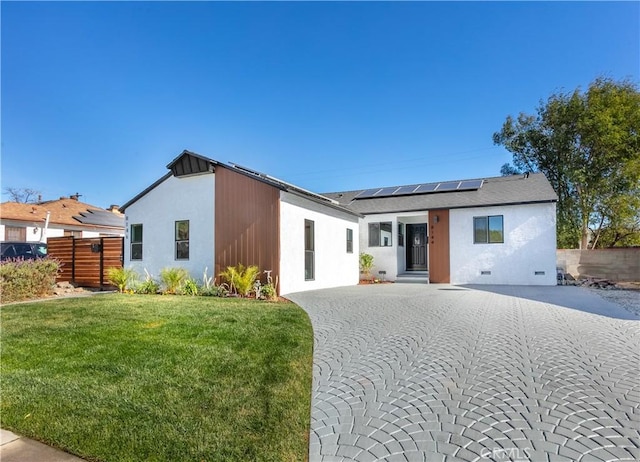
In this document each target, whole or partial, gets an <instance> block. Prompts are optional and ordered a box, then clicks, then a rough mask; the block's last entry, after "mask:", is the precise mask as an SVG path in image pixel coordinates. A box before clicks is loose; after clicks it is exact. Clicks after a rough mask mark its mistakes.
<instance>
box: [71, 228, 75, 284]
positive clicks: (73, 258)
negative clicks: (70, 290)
mask: <svg viewBox="0 0 640 462" xmlns="http://www.w3.org/2000/svg"><path fill="white" fill-rule="evenodd" d="M71 282H72V283H74V284H75V283H76V238H75V237H73V236H71Z"/></svg>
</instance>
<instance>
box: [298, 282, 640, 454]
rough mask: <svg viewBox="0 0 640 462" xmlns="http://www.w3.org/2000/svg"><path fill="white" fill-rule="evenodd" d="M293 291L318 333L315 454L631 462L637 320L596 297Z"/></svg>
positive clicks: (405, 287)
mask: <svg viewBox="0 0 640 462" xmlns="http://www.w3.org/2000/svg"><path fill="white" fill-rule="evenodd" d="M501 291H502V292H504V293H511V294H518V295H520V296H521V297H516V296H512V295H505V294H504V293H499V292H501ZM505 291H506V292H505ZM290 298H291V299H292V300H293V301H295V302H296V303H298V304H299V305H300V306H302V307H303V308H304V309H305V310H306V311H307V312H308V313H309V315H310V317H311V321H312V323H313V327H314V331H315V351H314V378H313V398H312V422H311V438H310V461H311V462H316V461H323V462H328V461H348V460H356V461H372V460H385V461H396V460H398V461H441V460H446V461H457V460H460V461H482V460H493V461H502V460H505V461H506V460H510V461H516V460H522V461H556V460H557V461H581V462H582V461H591V460H594V461H600V460H640V449H639V448H640V433H639V430H638V428H639V425H640V380H639V379H640V321H638V320H633V319H637V318H635V317H634V316H632V315H631V314H629V313H628V312H626V311H625V310H623V309H622V308H620V307H618V306H617V305H614V304H611V303H609V302H607V301H604V300H602V299H601V298H600V297H598V296H597V295H593V294H591V293H589V292H588V291H586V290H584V289H581V288H577V287H548V288H526V287H521V288H504V287H503V288H500V287H495V288H491V287H483V288H482V289H481V290H480V289H479V288H469V287H455V286H448V285H414V284H388V285H379V286H357V287H347V288H340V289H331V290H323V291H314V292H306V293H299V294H293V295H291V296H290ZM536 299H542V300H544V301H543V302H542V301H536ZM550 302H555V303H557V304H552V303H550ZM569 307H579V308H582V310H576V309H573V308H569ZM597 312H601V313H605V314H606V316H603V315H599V314H595V313H597Z"/></svg>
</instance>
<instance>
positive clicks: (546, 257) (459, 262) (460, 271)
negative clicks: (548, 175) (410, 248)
mask: <svg viewBox="0 0 640 462" xmlns="http://www.w3.org/2000/svg"><path fill="white" fill-rule="evenodd" d="M489 215H502V216H503V224H504V244H474V243H473V217H478V216H489ZM449 227H450V228H449V233H450V234H449V237H450V239H449V241H450V246H451V249H450V262H451V283H452V284H513V285H555V284H556V205H555V203H548V204H527V205H513V206H501V207H478V208H469V209H453V210H451V211H450V212H449ZM481 271H491V274H490V275H482V274H481ZM536 271H544V275H535V272H536Z"/></svg>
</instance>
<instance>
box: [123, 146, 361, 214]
mask: <svg viewBox="0 0 640 462" xmlns="http://www.w3.org/2000/svg"><path fill="white" fill-rule="evenodd" d="M167 168H168V169H169V170H170V172H168V173H166V174H164V175H163V176H162V177H161V178H159V179H158V180H157V181H155V182H154V183H153V184H151V185H150V186H148V187H147V188H145V189H144V190H143V191H142V192H140V193H139V194H137V195H136V196H135V197H133V198H132V199H131V200H129V201H128V202H126V203H125V204H124V205H123V206H122V207H120V210H121V211H125V209H126V208H127V207H129V206H130V205H131V204H133V203H135V202H137V201H138V200H139V199H141V198H142V197H144V196H145V195H147V194H148V193H149V192H150V191H152V190H153V189H155V188H156V187H157V186H158V185H160V184H161V183H162V182H164V181H165V180H166V179H168V178H170V177H171V176H175V177H183V176H190V175H200V174H207V173H215V169H216V168H226V169H229V170H233V171H234V172H236V173H239V174H241V175H244V176H247V177H249V178H252V179H254V180H256V181H260V182H262V183H266V184H268V185H270V186H273V187H275V188H278V189H279V190H281V191H286V192H289V193H292V194H296V195H298V196H302V197H305V198H307V199H309V200H312V201H314V202H317V203H320V204H322V205H325V206H328V207H331V208H334V209H337V210H341V211H343V212H346V213H348V214H350V215H356V216H359V214H358V213H357V212H355V211H354V210H351V209H349V208H346V207H343V206H342V205H340V203H339V202H338V201H337V200H334V199H331V198H329V197H326V196H322V195H321V194H317V193H314V192H312V191H308V190H306V189H303V188H301V187H299V186H296V185H294V184H291V183H287V182H286V181H283V180H280V179H278V178H275V177H273V176H270V175H267V174H266V173H262V172H258V171H256V170H252V169H250V168H247V167H243V166H241V165H238V164H233V163H229V164H225V163H223V162H220V161H217V160H215V159H210V158H208V157H205V156H203V155H201V154H197V153H195V152H192V151H188V150H186V149H185V150H184V151H182V152H181V153H180V154H179V155H178V156H177V157H176V158H175V159H173V160H172V161H171V162H169V164H167Z"/></svg>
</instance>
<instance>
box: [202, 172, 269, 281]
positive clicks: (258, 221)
mask: <svg viewBox="0 0 640 462" xmlns="http://www.w3.org/2000/svg"><path fill="white" fill-rule="evenodd" d="M238 263H241V264H243V265H245V266H249V265H257V266H258V268H260V271H261V272H262V271H264V270H271V271H272V273H271V276H272V277H273V279H274V281H275V278H276V276H279V273H280V190H279V189H278V188H276V187H274V186H271V185H268V184H266V183H263V182H261V181H258V180H255V179H253V178H250V177H248V176H246V175H243V174H240V173H237V172H234V171H232V170H230V169H228V168H224V167H220V166H218V167H216V171H215V271H216V273H215V274H216V276H217V275H218V274H220V272H221V271H224V269H225V268H226V267H227V266H235V265H237V264H238ZM261 279H262V281H263V282H264V281H265V277H264V275H262V276H261ZM219 282H220V281H219Z"/></svg>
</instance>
